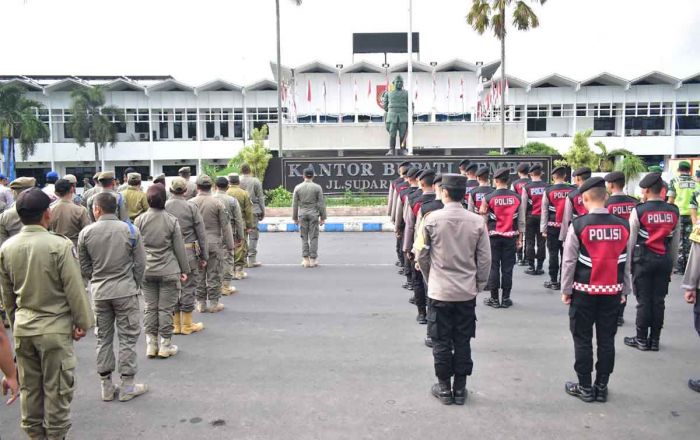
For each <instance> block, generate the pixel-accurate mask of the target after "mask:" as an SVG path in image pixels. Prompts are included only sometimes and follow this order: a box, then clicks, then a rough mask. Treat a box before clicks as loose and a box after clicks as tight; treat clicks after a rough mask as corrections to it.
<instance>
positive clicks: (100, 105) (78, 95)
mask: <svg viewBox="0 0 700 440" xmlns="http://www.w3.org/2000/svg"><path fill="white" fill-rule="evenodd" d="M71 98H73V103H72V104H71V108H70V110H71V115H72V116H71V118H70V121H69V122H68V124H69V125H68V130H69V132H70V135H71V136H72V137H73V138H74V139H75V141H76V142H77V143H78V145H80V146H81V147H84V146H85V144H86V143H87V142H92V143H93V145H94V147H95V171H101V167H100V148H104V147H105V146H106V145H109V146H110V147H113V146H114V144H116V143H117V125H116V123H115V122H113V121H116V122H124V116H123V115H122V112H121V110H120V109H119V108H118V107H115V106H111V105H105V95H104V91H103V89H102V87H100V86H95V87H91V88H80V89H76V90H74V91H73V92H72V93H71Z"/></svg>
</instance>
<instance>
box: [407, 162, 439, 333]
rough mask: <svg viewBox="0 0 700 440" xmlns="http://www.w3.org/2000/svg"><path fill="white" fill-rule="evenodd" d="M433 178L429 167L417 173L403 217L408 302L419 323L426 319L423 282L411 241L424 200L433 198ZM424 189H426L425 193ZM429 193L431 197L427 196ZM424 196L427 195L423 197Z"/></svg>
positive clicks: (432, 172)
mask: <svg viewBox="0 0 700 440" xmlns="http://www.w3.org/2000/svg"><path fill="white" fill-rule="evenodd" d="M434 178H435V171H433V170H431V169H429V168H426V169H425V170H423V171H421V172H420V173H418V182H419V185H420V187H419V188H418V190H417V191H415V192H414V193H413V194H412V195H411V197H409V205H408V209H407V213H406V217H405V222H406V227H405V232H404V237H403V250H404V253H405V254H406V257H407V258H408V259H409V260H410V262H411V263H410V265H409V266H408V267H409V268H410V270H411V272H412V273H411V277H412V279H413V284H412V287H413V295H412V296H411V299H410V300H409V302H410V303H411V304H415V305H416V307H418V316H417V317H416V321H417V322H418V323H419V324H427V323H428V321H427V318H426V302H425V283H424V280H423V277H422V276H421V273H420V271H419V270H417V269H416V265H415V254H414V253H413V243H414V240H415V232H416V226H417V220H418V214H419V212H420V208H421V206H422V205H423V202H424V201H426V200H428V201H429V200H432V199H434V198H435V194H434V193H433V179H434ZM424 191H427V193H426V192H424ZM431 193H432V199H431V198H430V197H429V196H430V195H431ZM425 196H428V197H427V198H425Z"/></svg>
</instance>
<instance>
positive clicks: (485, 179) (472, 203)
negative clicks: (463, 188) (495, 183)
mask: <svg viewBox="0 0 700 440" xmlns="http://www.w3.org/2000/svg"><path fill="white" fill-rule="evenodd" d="M509 177H510V175H509ZM476 179H477V180H478V181H479V186H477V187H476V188H474V189H472V190H471V191H470V192H468V193H467V209H468V210H469V211H471V212H474V213H477V214H478V213H479V211H480V210H481V203H482V202H483V200H484V197H486V194H489V193H490V192H492V191H493V187H492V186H491V185H490V184H489V169H488V167H481V168H479V169H478V170H477V171H476Z"/></svg>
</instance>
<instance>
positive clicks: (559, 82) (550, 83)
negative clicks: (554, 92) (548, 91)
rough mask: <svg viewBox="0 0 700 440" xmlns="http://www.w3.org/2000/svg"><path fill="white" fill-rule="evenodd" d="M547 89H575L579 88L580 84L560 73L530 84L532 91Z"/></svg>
mask: <svg viewBox="0 0 700 440" xmlns="http://www.w3.org/2000/svg"><path fill="white" fill-rule="evenodd" d="M547 87H571V88H574V89H575V88H577V87H578V82H577V81H575V80H573V79H571V78H567V77H565V76H563V75H559V74H558V73H553V74H551V75H547V76H545V77H544V78H540V79H538V80H537V81H535V82H533V83H532V84H530V88H531V89H540V88H547Z"/></svg>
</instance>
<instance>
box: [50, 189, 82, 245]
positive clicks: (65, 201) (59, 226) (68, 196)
mask: <svg viewBox="0 0 700 440" xmlns="http://www.w3.org/2000/svg"><path fill="white" fill-rule="evenodd" d="M55 191H56V195H57V196H58V197H59V199H58V200H56V201H55V202H53V203H52V204H51V221H50V222H49V231H51V232H55V233H57V234H60V235H63V236H64V237H66V238H68V239H69V240H70V241H72V242H73V246H77V245H78V234H80V231H82V230H83V229H84V228H85V227H86V226H87V225H89V224H90V223H91V222H90V217H89V216H88V212H87V209H85V208H84V207H83V206H82V205H77V204H75V202H73V194H74V192H73V191H74V187H73V185H72V184H71V183H70V182H69V181H67V180H65V179H59V180H58V182H56V188H55Z"/></svg>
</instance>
